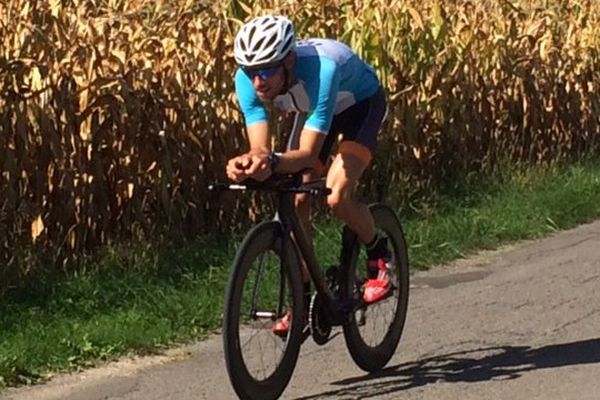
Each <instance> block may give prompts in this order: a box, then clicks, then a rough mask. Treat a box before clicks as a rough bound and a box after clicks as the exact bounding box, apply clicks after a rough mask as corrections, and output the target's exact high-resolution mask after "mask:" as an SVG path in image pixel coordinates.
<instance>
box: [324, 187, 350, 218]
mask: <svg viewBox="0 0 600 400" xmlns="http://www.w3.org/2000/svg"><path fill="white" fill-rule="evenodd" d="M349 201H350V196H348V195H347V194H346V191H345V190H343V189H342V188H332V192H331V194H330V195H329V196H327V205H328V206H329V208H331V210H332V211H333V212H334V214H340V213H343V212H344V210H345V209H346V208H347V204H348V202H349Z"/></svg>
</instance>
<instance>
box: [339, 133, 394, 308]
mask: <svg viewBox="0 0 600 400" xmlns="http://www.w3.org/2000/svg"><path fill="white" fill-rule="evenodd" d="M342 144H344V142H342ZM346 144H347V145H348V146H345V147H344V146H341V147H340V152H339V153H338V155H337V156H336V158H335V159H334V161H333V164H332V165H331V168H330V169H329V173H328V174H327V186H328V187H329V188H331V190H332V193H331V195H329V197H328V198H327V203H328V204H329V206H330V207H331V209H332V210H333V212H334V214H335V215H336V216H337V217H338V218H340V219H341V220H343V221H344V222H345V223H346V224H347V225H348V226H349V227H350V229H352V230H353V231H354V233H356V235H357V236H358V239H359V240H360V241H361V242H362V243H364V244H365V245H366V247H367V273H368V279H367V281H366V283H365V285H364V293H363V300H364V301H365V302H366V303H374V302H377V301H379V300H380V299H383V298H385V297H386V296H387V294H388V293H389V289H390V287H391V285H390V281H389V272H388V271H389V261H390V257H389V251H388V248H387V241H386V239H385V238H379V237H378V236H377V235H376V230H375V221H374V220H373V216H372V215H371V212H370V211H369V209H368V208H367V207H366V206H365V205H364V204H361V203H359V202H357V201H356V200H354V199H353V196H352V195H353V193H354V190H355V189H356V186H357V184H358V180H359V178H360V176H361V175H362V173H363V172H364V170H365V168H366V167H367V166H368V164H369V157H368V156H369V155H370V153H366V152H362V151H361V147H362V145H360V144H357V143H353V142H346ZM364 149H365V151H368V150H366V148H364ZM344 150H351V151H350V152H344ZM365 155H366V156H365Z"/></svg>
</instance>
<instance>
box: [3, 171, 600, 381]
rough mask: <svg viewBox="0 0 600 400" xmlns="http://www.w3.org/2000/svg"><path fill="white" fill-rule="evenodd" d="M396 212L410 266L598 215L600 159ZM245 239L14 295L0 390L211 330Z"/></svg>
mask: <svg viewBox="0 0 600 400" xmlns="http://www.w3.org/2000/svg"><path fill="white" fill-rule="evenodd" d="M400 215H401V219H402V220H403V223H404V228H405V232H406V235H407V240H408V243H409V257H410V260H411V264H412V267H413V268H421V269H422V268H428V267H430V266H432V265H435V264H438V263H444V262H448V261H451V260H453V259H456V258H458V257H465V256H468V255H469V254H472V253H475V252H476V251H477V250H480V249H491V248H495V247H497V246H499V245H501V244H505V243H507V242H511V241H516V240H521V239H526V238H539V237H543V236H546V235H548V234H550V233H552V232H555V231H557V230H560V229H565V228H569V227H572V226H575V225H577V224H580V223H583V222H586V221H590V220H592V219H594V218H598V217H599V216H600V161H587V162H582V163H578V164H575V165H570V166H564V167H553V168H549V169H548V168H547V169H541V168H538V169H528V170H523V171H520V172H515V171H514V170H512V171H508V172H507V173H505V174H504V175H500V174H499V175H498V176H496V177H495V178H494V179H479V180H476V181H473V180H471V182H470V183H466V182H454V183H453V184H452V186H450V187H449V188H446V189H444V190H443V191H441V192H440V193H437V194H436V195H435V196H430V197H429V198H428V199H427V201H422V202H421V205H420V207H411V208H407V209H404V210H401V211H400ZM339 227H340V225H339V223H336V222H333V221H327V220H322V221H319V222H318V223H316V224H315V236H316V238H317V240H316V248H317V253H318V254H319V257H320V259H321V260H323V264H324V265H328V264H329V263H335V261H336V259H337V257H338V254H337V250H336V251H332V250H331V249H332V248H335V247H333V246H336V245H337V243H338V241H339V237H340V229H339ZM238 239H239V238H218V239H216V238H215V239H212V240H207V239H205V240H198V241H195V242H193V243H188V244H186V245H184V246H181V247H179V248H177V249H168V250H165V249H158V248H156V247H154V246H152V245H150V244H147V243H146V244H143V245H142V244H140V245H137V246H133V247H132V246H130V245H128V246H122V247H112V248H110V249H107V251H106V253H105V254H104V255H102V256H101V257H99V258H98V259H97V260H96V261H95V262H94V263H93V264H90V265H88V266H86V268H84V270H83V272H80V273H78V274H72V275H71V276H69V277H68V278H63V279H62V280H61V281H56V282H53V283H48V284H47V285H45V286H44V287H41V288H37V289H36V290H35V291H30V292H29V293H26V295H22V296H21V297H20V298H18V297H14V298H13V299H12V301H11V302H10V303H9V304H5V305H3V306H2V307H1V308H0V387H2V386H14V385H19V384H28V383H34V382H40V381H43V380H44V379H45V378H47V377H48V376H49V375H50V374H52V373H56V372H57V371H68V370H75V369H78V368H84V367H89V366H92V365H94V364H96V363H98V362H99V361H104V360H111V359H115V358H117V357H119V356H122V355H125V354H132V353H135V354H148V353H154V352H157V351H160V350H161V349H162V348H164V347H166V346H173V345H176V344H177V343H183V342H186V341H190V340H196V339H199V338H200V339H201V338H203V337H205V336H206V335H207V334H209V333H211V332H214V331H215V330H216V329H218V328H219V326H220V323H221V318H222V310H223V305H222V303H223V293H224V291H225V286H226V284H227V273H228V268H229V264H230V262H231V260H232V258H233V255H234V253H235V247H236V243H237V242H238Z"/></svg>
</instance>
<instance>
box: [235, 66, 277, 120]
mask: <svg viewBox="0 0 600 400" xmlns="http://www.w3.org/2000/svg"><path fill="white" fill-rule="evenodd" d="M235 94H236V95H237V98H238V101H239V103H240V108H241V109H242V113H244V119H245V120H246V126H250V125H252V124H255V123H257V122H263V121H267V120H268V118H269V116H268V114H267V110H266V109H265V106H264V104H263V103H262V102H261V101H260V99H259V98H258V96H257V95H256V91H255V90H254V87H253V86H252V81H250V78H248V76H247V75H246V74H245V73H244V72H243V71H242V70H241V69H238V70H237V72H236V74H235Z"/></svg>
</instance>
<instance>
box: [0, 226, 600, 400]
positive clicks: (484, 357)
mask: <svg viewBox="0 0 600 400" xmlns="http://www.w3.org/2000/svg"><path fill="white" fill-rule="evenodd" d="M411 284H412V291H411V298H410V306H409V314H408V318H407V324H406V328H405V332H404V335H403V337H402V340H401V342H400V346H399V348H398V351H397V354H396V355H395V356H394V358H393V359H392V360H391V362H390V363H389V366H388V368H386V369H385V370H384V371H382V372H381V373H379V374H377V375H372V376H370V375H367V374H365V373H364V372H362V371H361V370H360V369H358V368H357V367H356V366H355V365H354V364H353V362H352V360H351V358H350V356H349V355H348V352H347V350H346V348H345V343H344V340H343V337H342V336H341V335H340V336H337V337H336V338H335V339H333V340H332V341H331V342H330V343H328V344H327V345H326V346H324V347H318V346H316V345H315V344H313V343H312V342H311V341H310V340H309V341H307V342H306V344H305V346H304V347H303V348H302V351H301V354H300V359H299V361H298V365H297V367H296V370H295V373H294V376H293V378H292V381H291V382H290V385H289V386H288V388H287V390H286V391H285V393H284V396H283V398H284V399H294V400H310V399H435V400H439V399H443V400H446V399H461V400H469V399H478V400H481V399H485V400H487V399H510V400H518V399H524V400H525V399H526V400H532V399H544V400H552V399H569V400H571V399H577V400H584V399H589V400H592V399H593V400H597V399H600V378H599V377H600V292H599V290H598V287H599V286H600V221H599V222H595V223H592V224H589V225H584V226H581V227H579V228H577V229H573V230H570V231H566V232H561V233H558V234H556V235H554V236H552V237H550V238H547V239H544V240H540V241H532V242H523V243H519V244H517V245H514V246H511V247H507V248H504V249H502V250H499V251H495V252H488V253H482V254H480V255H478V256H476V257H473V258H471V259H468V260H461V261H459V262H456V263H453V264H451V265H447V266H440V267H436V268H434V269H432V270H431V271H428V272H421V273H417V274H415V275H414V276H413V277H412V281H411ZM233 398H235V396H234V393H233V391H232V389H231V387H230V385H229V381H228V378H227V374H226V372H225V367H224V362H223V355H222V345H221V339H220V337H218V336H215V337H212V338H210V339H209V340H206V341H203V342H201V343H197V344H194V345H191V346H187V347H184V348H179V349H174V350H170V351H168V352H167V353H166V354H165V355H162V356H154V357H145V358H136V359H125V360H122V361H119V362H117V363H111V364H108V365H106V366H102V367H100V368H96V369H92V370H88V371H84V372H82V373H79V374H73V375H67V376H58V377H55V378H54V379H53V380H52V381H50V382H49V383H47V384H45V385H39V386H35V387H30V388H19V389H10V390H6V391H4V392H3V393H1V394H0V400H58V399H60V400H100V399H119V400H155V399H176V400H191V399H217V400H224V399H233Z"/></svg>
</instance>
